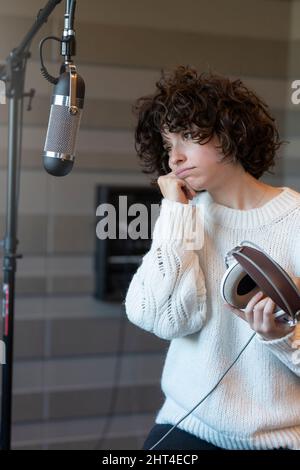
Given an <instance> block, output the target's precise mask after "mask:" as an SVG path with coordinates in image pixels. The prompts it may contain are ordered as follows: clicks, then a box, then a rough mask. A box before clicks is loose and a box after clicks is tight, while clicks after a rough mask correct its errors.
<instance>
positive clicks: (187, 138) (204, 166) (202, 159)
mask: <svg viewBox="0 0 300 470" xmlns="http://www.w3.org/2000/svg"><path fill="white" fill-rule="evenodd" d="M162 138H163V141H164V148H165V149H166V150H167V151H168V155H169V160H168V164H169V167H170V168H171V170H172V172H173V173H174V174H176V176H177V177H178V178H181V179H184V180H186V181H187V183H189V184H190V186H192V188H193V189H194V190H195V191H200V190H203V189H206V190H208V191H209V190H210V189H213V188H214V187H215V186H220V183H222V180H223V181H224V178H226V175H227V174H228V175H229V173H230V167H232V165H233V164H232V163H228V161H223V162H220V160H221V158H222V156H223V154H222V150H221V149H220V148H218V147H217V145H219V144H220V143H219V139H218V138H217V136H216V135H214V136H213V137H212V138H211V140H210V141H209V142H207V143H204V144H199V143H198V142H196V141H195V140H193V137H192V135H191V133H190V132H189V131H183V132H182V133H176V132H168V131H164V132H163V133H162ZM190 167H192V168H191V169H190V170H188V171H186V172H184V173H182V174H180V173H179V171H180V170H183V169H185V168H190ZM221 185H222V184H221Z"/></svg>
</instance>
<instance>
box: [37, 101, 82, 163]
mask: <svg viewBox="0 0 300 470" xmlns="http://www.w3.org/2000/svg"><path fill="white" fill-rule="evenodd" d="M81 115H82V110H81V109H80V108H78V112H77V113H76V114H71V113H70V112H69V110H68V107H67V106H61V105H55V104H52V105H51V110H50V117H49V125H48V130H47V136H46V142H45V147H44V151H46V152H47V151H48V152H55V153H64V154H68V155H74V154H75V146H76V141H77V135H78V129H79V125H80V120H81Z"/></svg>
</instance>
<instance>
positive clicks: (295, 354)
mask: <svg viewBox="0 0 300 470" xmlns="http://www.w3.org/2000/svg"><path fill="white" fill-rule="evenodd" d="M256 336H257V340H258V341H260V342H262V343H263V344H264V345H265V346H266V348H268V349H269V350H270V351H272V353H273V354H274V355H275V356H276V357H277V358H278V359H279V360H280V361H281V362H282V363H283V364H284V365H286V366H287V367H288V368H289V369H290V370H291V371H292V372H293V373H294V374H296V375H297V376H298V377H300V349H298V348H297V346H296V345H294V342H293V337H294V331H292V332H290V333H288V334H287V335H286V336H284V337H282V338H278V339H272V340H266V339H264V338H263V337H262V336H260V335H259V334H257V335H256Z"/></svg>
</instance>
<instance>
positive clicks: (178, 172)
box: [175, 166, 195, 177]
mask: <svg viewBox="0 0 300 470" xmlns="http://www.w3.org/2000/svg"><path fill="white" fill-rule="evenodd" d="M194 168H195V167H194V166H193V167H190V168H185V169H184V170H178V171H176V172H175V173H176V176H180V177H181V176H184V175H185V174H186V173H188V172H189V171H191V170H193V169H194Z"/></svg>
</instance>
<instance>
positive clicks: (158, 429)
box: [143, 424, 288, 451]
mask: <svg viewBox="0 0 300 470" xmlns="http://www.w3.org/2000/svg"><path fill="white" fill-rule="evenodd" d="M172 427H173V426H172V425H171V424H155V426H154V427H153V428H152V429H151V431H150V433H149V435H148V437H147V438H146V441H145V442H144V445H143V450H149V449H150V448H151V447H152V446H154V444H156V442H157V441H159V439H160V438H161V437H162V436H164V435H165V434H166V432H168V431H169V430H170V429H171V428H172ZM171 449H172V450H223V451H227V450H229V449H223V448H221V447H216V446H214V445H213V444H210V443H209V442H206V441H203V440H202V439H199V438H198V437H196V436H193V434H190V433H188V432H186V431H182V430H181V429H178V428H175V429H173V431H172V432H170V434H169V435H168V436H167V437H166V438H165V439H164V440H163V441H162V442H161V443H160V444H158V445H157V446H156V447H155V448H154V449H153V451H155V450H171ZM276 450H288V449H283V448H280V449H276Z"/></svg>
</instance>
